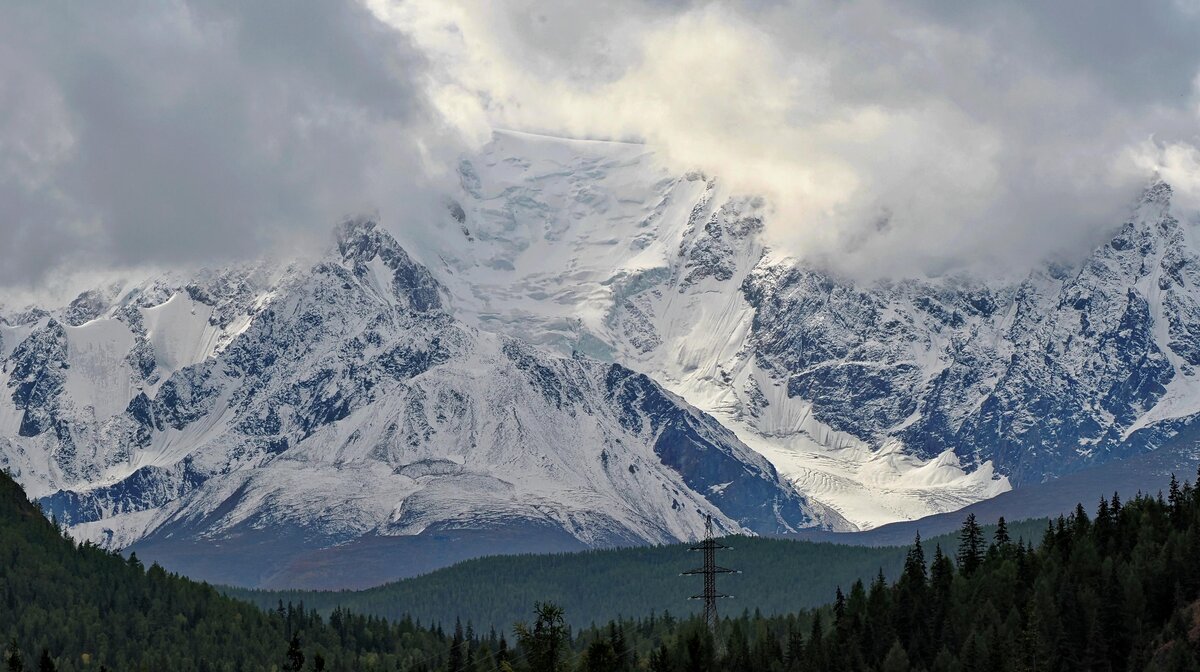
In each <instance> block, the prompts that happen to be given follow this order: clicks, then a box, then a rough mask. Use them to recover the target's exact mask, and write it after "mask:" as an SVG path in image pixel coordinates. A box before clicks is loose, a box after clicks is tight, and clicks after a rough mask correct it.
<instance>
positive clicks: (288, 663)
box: [283, 634, 304, 672]
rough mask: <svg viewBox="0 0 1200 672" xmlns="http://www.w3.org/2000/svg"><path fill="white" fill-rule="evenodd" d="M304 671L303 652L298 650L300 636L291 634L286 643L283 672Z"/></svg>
mask: <svg viewBox="0 0 1200 672" xmlns="http://www.w3.org/2000/svg"><path fill="white" fill-rule="evenodd" d="M303 669H304V651H303V650H301V648H300V635H298V634H293V635H292V641H290V642H288V650H287V656H286V660H284V663H283V670H284V672H301V671H302V670H303Z"/></svg>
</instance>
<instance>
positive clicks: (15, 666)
mask: <svg viewBox="0 0 1200 672" xmlns="http://www.w3.org/2000/svg"><path fill="white" fill-rule="evenodd" d="M4 661H5V663H7V667H8V672H25V660H24V659H23V658H22V657H21V647H20V646H18V645H17V640H16V639H15V638H14V639H13V640H12V641H10V642H9V643H8V650H7V651H6V652H5V655H4Z"/></svg>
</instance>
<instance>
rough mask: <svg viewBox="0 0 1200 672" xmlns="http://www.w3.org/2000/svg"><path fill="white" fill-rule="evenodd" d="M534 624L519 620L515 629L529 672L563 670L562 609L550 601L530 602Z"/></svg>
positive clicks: (565, 641) (565, 646) (564, 650)
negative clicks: (526, 623) (527, 662)
mask: <svg viewBox="0 0 1200 672" xmlns="http://www.w3.org/2000/svg"><path fill="white" fill-rule="evenodd" d="M533 611H534V615H535V616H536V618H535V619H534V622H533V626H532V627H531V626H527V625H525V624H524V623H518V624H517V626H516V628H515V632H516V635H517V640H518V641H519V642H520V644H521V650H522V652H524V654H525V658H526V659H527V660H528V661H529V667H530V670H531V672H559V671H560V670H564V669H565V666H564V663H563V657H564V655H565V654H566V649H567V646H568V644H569V642H568V641H567V640H568V638H567V626H566V623H565V621H564V619H563V610H562V608H561V607H558V606H557V605H554V604H551V603H549V602H545V603H542V602H537V603H534V605H533Z"/></svg>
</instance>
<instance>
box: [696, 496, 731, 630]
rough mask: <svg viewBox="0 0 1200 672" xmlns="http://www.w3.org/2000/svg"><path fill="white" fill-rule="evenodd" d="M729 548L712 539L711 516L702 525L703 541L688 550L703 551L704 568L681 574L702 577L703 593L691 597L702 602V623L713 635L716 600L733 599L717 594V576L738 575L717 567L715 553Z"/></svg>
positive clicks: (715, 625) (715, 619)
mask: <svg viewBox="0 0 1200 672" xmlns="http://www.w3.org/2000/svg"><path fill="white" fill-rule="evenodd" d="M729 548H731V547H730V546H726V545H725V544H722V543H721V542H719V541H717V540H716V539H714V538H713V529H712V516H711V515H710V516H708V519H707V520H706V521H705V523H704V540H703V541H701V542H700V543H699V544H696V545H695V546H692V547H691V548H689V549H688V550H689V551H703V553H704V566H703V567H700V568H698V569H693V570H689V571H686V572H684V573H683V576H695V575H697V574H699V575H700V576H703V577H704V592H703V593H702V594H700V595H693V596H692V597H691V599H693V600H704V622H705V624H707V625H708V629H709V631H710V632H712V633H713V635H716V634H717V600H718V599H720V598H722V597H733V596H732V595H722V594H720V593H718V592H717V574H740V573H741V572H738V571H737V570H736V569H727V568H725V567H719V566H717V551H718V550H725V549H729Z"/></svg>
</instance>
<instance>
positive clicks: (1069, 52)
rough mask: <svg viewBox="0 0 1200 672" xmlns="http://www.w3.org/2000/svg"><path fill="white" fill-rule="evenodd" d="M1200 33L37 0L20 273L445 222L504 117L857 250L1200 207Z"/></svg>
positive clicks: (1030, 236)
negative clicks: (612, 147) (649, 165)
mask: <svg viewBox="0 0 1200 672" xmlns="http://www.w3.org/2000/svg"><path fill="white" fill-rule="evenodd" d="M1197 34H1200V8H1198V7H1197V6H1196V5H1195V4H1194V3H1192V2H1189V1H1184V0H1179V1H1171V0H1160V1H1157V2H1149V3H1123V2H1116V1H1113V2H1102V3H1091V2H1082V1H1079V2H1075V1H1068V2H1056V3H1037V2H1025V3H1017V4H1010V5H1006V6H1004V7H999V6H996V5H995V4H994V3H988V2H982V1H980V2H974V1H972V2H961V3H937V2H917V3H907V4H905V5H903V6H901V5H897V4H895V3H886V2H882V1H870V0H869V1H866V2H856V3H842V2H833V1H832V0H802V1H800V2H787V3H779V2H742V3H707V2H670V1H667V0H617V1H616V2H614V3H576V2H541V1H539V2H535V1H532V0H514V1H513V2H485V1H483V0H407V1H405V2H392V1H391V0H365V4H363V3H360V2H357V1H356V0H344V1H343V2H329V3H320V2H299V3H292V2H280V1H274V0H272V1H268V2H256V3H235V2H220V1H218V2H199V1H192V0H175V1H172V2H146V1H144V0H121V1H120V2H118V3H116V4H115V5H114V4H113V3H106V4H104V5H99V4H94V3H87V4H83V5H57V4H55V3H49V4H46V3H38V4H21V3H12V4H9V5H5V7H4V8H3V9H0V285H10V286H11V285H26V286H30V285H38V284H41V283H44V282H46V281H47V278H48V277H50V276H51V275H53V274H54V273H56V269H59V268H62V267H63V266H64V265H69V266H71V267H73V268H77V267H79V266H91V267H96V268H104V267H106V266H108V267H119V266H131V265H139V264H173V263H182V262H201V263H211V262H215V261H219V260H222V259H224V258H229V257H235V256H246V255H251V254H257V253H259V252H262V251H263V250H266V249H273V248H278V247H280V246H285V247H286V246H307V245H308V244H309V241H310V240H312V239H316V240H320V241H321V242H324V241H325V238H326V237H327V235H328V228H329V225H330V223H331V222H333V221H335V220H337V219H339V218H340V217H341V216H342V215H344V214H346V213H349V212H360V211H364V210H378V211H379V212H380V214H381V215H382V217H383V220H384V221H385V222H386V224H387V225H388V226H390V227H392V228H394V229H406V228H410V227H417V226H421V225H423V223H425V222H427V221H428V219H429V218H430V217H432V216H433V214H432V213H434V212H437V211H438V209H439V208H441V207H442V206H441V200H440V199H441V192H442V191H444V187H445V185H446V183H445V182H444V180H447V179H449V178H448V177H447V176H448V175H451V174H452V173H453V166H454V165H455V163H456V157H457V156H458V155H459V154H460V153H461V152H464V151H468V152H469V151H471V150H472V149H473V148H477V147H478V146H480V145H482V144H483V143H485V142H487V141H488V140H489V139H490V138H491V135H492V131H493V129H496V128H515V129H521V130H527V131H533V132H544V133H550V134H555V135H565V136H573V137H588V138H609V139H631V140H638V141H643V142H645V143H647V144H648V145H650V146H652V147H653V148H654V149H655V150H656V152H657V154H658V156H660V157H661V158H662V160H663V161H665V162H666V163H667V164H669V165H670V166H671V167H672V168H673V169H675V170H678V171H680V172H682V171H686V170H692V169H700V170H703V171H704V172H706V173H708V174H712V175H717V176H719V178H720V179H722V180H724V181H725V182H726V183H728V184H731V185H733V186H734V187H735V188H737V189H739V190H743V191H746V192H754V193H758V194H762V195H765V196H766V197H767V198H768V199H769V201H770V202H771V203H772V206H773V209H774V212H773V215H772V216H771V218H770V221H769V222H768V229H767V232H766V235H768V236H769V238H770V240H771V242H772V243H773V245H775V246H776V248H777V249H782V250H785V251H787V252H789V253H792V254H795V255H798V256H803V257H806V258H809V259H814V260H819V261H821V263H825V264H828V265H832V266H835V267H837V268H839V269H841V270H844V271H846V272H848V273H868V272H869V273H874V274H879V273H883V274H893V275H908V274H924V273H937V272H942V271H945V270H949V269H955V268H982V269H986V268H989V267H1008V266H1010V265H1012V264H1016V263H1024V262H1027V261H1028V260H1030V259H1033V258H1041V257H1044V256H1045V255H1047V254H1051V253H1065V254H1071V253H1072V252H1073V251H1077V250H1079V249H1082V248H1085V247H1087V246H1088V245H1090V244H1092V243H1093V242H1094V241H1095V240H1097V239H1098V238H1099V237H1100V236H1102V235H1103V233H1104V232H1105V231H1106V230H1107V229H1108V228H1109V227H1111V226H1114V225H1116V224H1117V223H1119V220H1120V219H1121V218H1122V217H1123V215H1124V211H1125V209H1126V208H1127V206H1128V205H1129V203H1130V202H1131V201H1132V200H1133V199H1134V198H1135V197H1136V194H1137V192H1138V191H1139V190H1140V189H1141V188H1142V187H1144V185H1145V184H1146V183H1147V182H1148V181H1149V180H1151V179H1153V178H1154V177H1155V176H1161V177H1162V178H1163V179H1166V180H1168V181H1169V182H1171V183H1172V184H1173V186H1174V187H1175V191H1176V202H1177V204H1178V205H1179V207H1180V208H1181V209H1183V210H1184V211H1186V212H1195V211H1197V210H1200V168H1198V166H1200V153H1198V150H1197V145H1198V144H1200V40H1196V39H1195V36H1196V35H1197ZM414 235H419V234H414Z"/></svg>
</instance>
